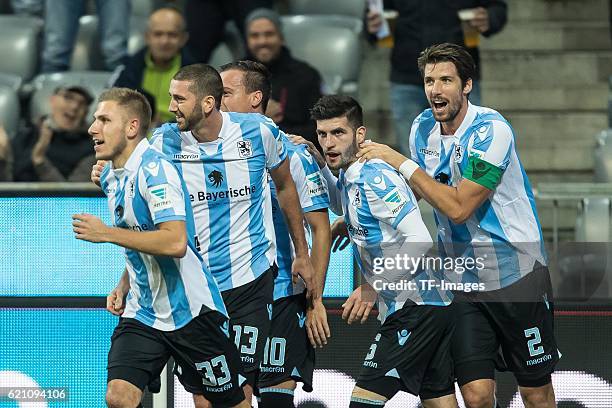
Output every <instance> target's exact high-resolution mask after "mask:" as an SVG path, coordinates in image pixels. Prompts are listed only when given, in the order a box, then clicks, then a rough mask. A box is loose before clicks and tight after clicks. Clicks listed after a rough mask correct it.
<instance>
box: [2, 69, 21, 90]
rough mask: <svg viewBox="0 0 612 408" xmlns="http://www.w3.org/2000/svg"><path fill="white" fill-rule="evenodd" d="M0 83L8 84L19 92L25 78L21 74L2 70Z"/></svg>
mask: <svg viewBox="0 0 612 408" xmlns="http://www.w3.org/2000/svg"><path fill="white" fill-rule="evenodd" d="M0 85H2V86H7V87H9V88H11V89H12V90H13V91H15V92H17V93H19V91H20V90H21V86H22V85H23V79H22V78H21V77H20V76H19V75H15V74H6V73H4V72H0Z"/></svg>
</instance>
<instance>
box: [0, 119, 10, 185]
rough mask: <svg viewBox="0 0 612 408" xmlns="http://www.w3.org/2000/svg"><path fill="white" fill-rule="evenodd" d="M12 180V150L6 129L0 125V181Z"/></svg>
mask: <svg viewBox="0 0 612 408" xmlns="http://www.w3.org/2000/svg"><path fill="white" fill-rule="evenodd" d="M12 180H13V152H12V150H11V143H10V141H9V137H8V135H7V134H6V130H5V129H4V127H3V126H2V125H0V182H3V181H12Z"/></svg>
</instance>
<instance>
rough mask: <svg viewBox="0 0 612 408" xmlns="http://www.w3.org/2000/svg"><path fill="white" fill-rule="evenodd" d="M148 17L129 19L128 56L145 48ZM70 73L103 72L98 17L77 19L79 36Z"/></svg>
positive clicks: (88, 16) (91, 16) (90, 16)
mask: <svg viewBox="0 0 612 408" xmlns="http://www.w3.org/2000/svg"><path fill="white" fill-rule="evenodd" d="M147 19H148V17H142V16H132V17H130V33H129V37H128V54H129V55H132V54H135V53H136V52H137V51H138V50H140V49H141V48H142V47H144V46H145V39H144V35H145V31H146V29H147ZM70 69H71V70H72V71H90V70H94V71H95V70H103V69H104V59H103V57H102V49H101V45H100V35H99V33H98V16H93V15H86V16H82V17H81V18H80V19H79V34H78V36H77V40H76V43H75V46H74V52H73V54H72V60H71V62H70Z"/></svg>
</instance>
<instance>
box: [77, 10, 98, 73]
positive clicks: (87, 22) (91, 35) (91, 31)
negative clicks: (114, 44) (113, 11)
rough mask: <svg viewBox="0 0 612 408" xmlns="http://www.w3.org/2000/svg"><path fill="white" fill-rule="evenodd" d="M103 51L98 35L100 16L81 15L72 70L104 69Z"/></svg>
mask: <svg viewBox="0 0 612 408" xmlns="http://www.w3.org/2000/svg"><path fill="white" fill-rule="evenodd" d="M103 65H104V64H103V61H102V52H101V50H100V40H99V35H98V17H97V16H93V15H85V16H81V18H80V19H79V34H78V35H77V39H76V42H75V44H74V50H73V52H72V59H71V60H70V69H71V70H72V71H88V70H92V69H102V68H103Z"/></svg>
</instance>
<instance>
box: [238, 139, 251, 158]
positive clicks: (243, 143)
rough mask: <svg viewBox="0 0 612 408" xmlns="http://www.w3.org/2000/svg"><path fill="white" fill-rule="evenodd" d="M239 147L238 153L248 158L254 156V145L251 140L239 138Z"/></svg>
mask: <svg viewBox="0 0 612 408" xmlns="http://www.w3.org/2000/svg"><path fill="white" fill-rule="evenodd" d="M236 147H238V155H239V156H240V157H241V158H243V159H248V158H249V157H252V156H253V147H252V145H251V141H250V140H239V141H237V142H236Z"/></svg>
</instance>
